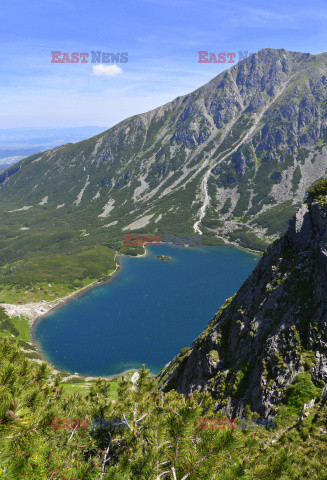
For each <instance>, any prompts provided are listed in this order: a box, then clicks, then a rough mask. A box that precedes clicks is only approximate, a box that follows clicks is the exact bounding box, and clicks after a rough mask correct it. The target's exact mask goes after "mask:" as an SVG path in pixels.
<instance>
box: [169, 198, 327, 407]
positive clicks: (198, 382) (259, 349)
mask: <svg viewBox="0 0 327 480" xmlns="http://www.w3.org/2000/svg"><path fill="white" fill-rule="evenodd" d="M326 198H327V197H323V198H321V197H320V201H318V200H316V199H312V200H310V201H308V203H305V204H303V205H302V206H301V207H300V208H299V210H298V212H297V213H296V215H295V216H294V217H293V219H292V220H291V221H290V224H289V228H288V230H287V232H286V234H285V235H284V236H283V237H282V238H281V239H279V240H277V241H275V242H274V243H273V244H272V245H271V246H270V247H269V248H268V250H267V251H266V253H265V254H264V255H263V257H262V258H261V260H260V261H259V263H258V265H257V267H256V268H255V270H254V271H253V272H252V274H251V275H250V277H249V278H248V279H247V280H246V281H245V283H244V284H243V285H242V287H241V288H240V290H239V291H238V293H237V294H236V295H235V296H234V297H233V298H231V299H228V300H227V301H226V302H225V304H224V305H223V306H222V308H221V309H220V310H219V311H218V313H217V314H216V315H215V317H214V318H213V320H212V321H211V323H210V324H209V326H208V327H207V329H206V330H205V331H204V332H203V333H202V334H201V335H200V336H199V337H198V338H197V339H196V340H195V341H194V343H193V345H192V346H191V347H190V348H184V349H183V350H182V351H181V353H180V354H179V355H178V356H176V357H175V358H174V359H173V360H172V361H171V362H170V363H169V364H168V365H166V367H165V368H164V370H163V371H162V372H161V374H160V380H161V382H162V388H164V389H167V390H169V389H171V388H175V389H176V390H177V391H179V392H183V393H189V392H192V391H195V390H198V391H203V390H208V391H210V392H211V393H212V394H213V396H214V398H215V399H216V407H217V408H218V409H221V408H222V409H224V410H225V411H226V412H227V413H228V414H230V415H235V414H239V413H242V412H243V411H244V408H245V407H246V406H250V407H251V409H252V410H253V411H256V412H258V413H260V414H262V415H264V416H267V415H269V414H270V413H271V412H272V410H273V409H274V408H275V407H276V405H278V404H279V403H280V402H281V401H283V399H284V397H285V393H286V391H287V388H288V386H289V385H290V384H291V383H292V382H293V380H294V379H295V377H296V376H297V375H298V374H299V373H301V372H308V373H309V374H310V375H311V379H312V381H313V383H316V384H319V383H320V386H321V385H322V384H323V382H326V381H327V204H326V202H325V199H326Z"/></svg>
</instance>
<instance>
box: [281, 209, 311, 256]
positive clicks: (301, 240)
mask: <svg viewBox="0 0 327 480" xmlns="http://www.w3.org/2000/svg"><path fill="white" fill-rule="evenodd" d="M287 238H288V239H289V241H290V242H291V244H292V246H293V247H294V248H295V249H296V250H305V249H306V248H307V247H308V246H309V244H310V241H311V238H312V223H311V218H310V212H309V209H308V206H307V205H305V204H303V205H301V207H300V208H299V210H298V211H297V212H296V214H295V215H294V217H293V218H292V220H291V222H290V227H289V229H288V231H287Z"/></svg>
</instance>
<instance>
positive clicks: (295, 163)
mask: <svg viewBox="0 0 327 480" xmlns="http://www.w3.org/2000/svg"><path fill="white" fill-rule="evenodd" d="M326 79H327V54H325V53H323V54H320V55H310V54H304V53H299V52H287V51H286V50H273V49H264V50H261V51H260V52H258V53H256V54H253V55H252V56H251V57H249V58H247V59H245V60H243V61H242V62H239V63H238V64H236V65H234V66H233V67H231V68H230V69H229V70H226V71H224V72H222V73H221V74H219V75H218V76H217V77H215V78H214V79H213V80H211V81H210V82H208V83H207V84H206V85H204V86H203V87H201V88H199V89H197V90H195V91H194V92H192V93H190V94H188V95H185V96H183V97H178V98H176V99H175V100H174V101H172V102H170V103H167V104H166V105H163V106H162V107H159V108H157V109H154V110H152V111H150V112H147V113H144V114H140V115H135V116H133V117H131V118H128V119H126V120H124V121H123V122H121V123H119V124H118V125H116V126H115V127H113V128H111V129H110V130H108V131H106V132H103V133H101V134H99V135H97V136H95V137H92V138H91V139H88V140H85V141H82V142H79V143H77V144H67V145H63V146H60V147H57V148H54V149H52V150H49V151H47V152H43V153H41V154H37V155H33V156H31V157H29V158H27V159H24V160H22V161H21V162H20V163H18V164H17V165H15V166H13V167H11V168H9V169H8V170H7V171H5V172H3V173H2V174H1V175H0V205H1V212H0V219H1V226H0V233H1V236H2V238H3V239H4V241H3V242H0V262H1V265H6V264H11V262H13V261H18V260H19V261H20V260H24V259H26V258H29V257H30V256H31V255H32V256H33V255H34V252H35V250H36V249H37V250H38V252H39V255H50V254H51V255H53V253H54V252H55V253H58V252H59V251H61V250H64V251H67V252H72V251H81V250H83V249H87V248H93V247H94V246H95V245H99V244H100V245H107V246H109V247H110V248H114V249H118V248H120V247H121V242H122V240H123V234H124V233H125V232H133V231H138V232H140V233H154V232H156V233H158V234H160V233H170V232H171V233H176V234H185V235H187V234H192V233H194V231H196V232H201V233H202V234H203V237H202V240H203V242H204V243H209V244H219V243H224V240H227V241H229V242H234V243H236V244H239V245H241V246H245V247H250V248H253V249H257V250H264V249H265V246H266V245H267V243H269V242H270V241H271V240H272V239H273V238H275V237H276V236H277V235H278V234H279V233H280V232H282V231H283V230H284V228H286V227H287V219H288V218H289V217H290V216H291V215H292V214H293V213H294V212H295V211H296V209H297V207H298V206H299V205H300V203H301V201H302V200H303V198H304V196H305V193H306V191H307V189H308V187H310V185H312V184H313V183H314V182H315V181H316V180H317V179H319V178H321V177H323V176H324V175H325V173H326V166H327V148H326V143H327V121H326V118H327V115H326V108H327V80H326ZM49 219H50V221H49ZM223 239H224V240H223ZM17 268H19V267H17Z"/></svg>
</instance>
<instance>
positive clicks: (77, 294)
mask: <svg viewBox="0 0 327 480" xmlns="http://www.w3.org/2000/svg"><path fill="white" fill-rule="evenodd" d="M144 250H145V252H144V253H142V254H139V255H124V254H120V253H116V257H115V258H116V259H117V265H116V270H115V271H114V272H112V273H111V274H110V277H109V278H107V279H106V280H104V281H96V282H93V283H91V284H89V285H86V286H85V287H83V288H81V289H80V290H77V291H76V292H73V293H71V294H70V295H67V296H66V297H63V298H60V299H57V300H54V301H53V302H49V304H50V303H55V304H54V305H51V307H50V308H49V310H47V312H45V313H44V314H41V315H38V316H37V317H35V318H33V319H31V320H30V321H29V323H30V332H29V335H30V341H31V343H32V344H33V345H34V346H35V347H36V350H37V353H38V355H39V356H40V357H41V358H42V360H44V361H45V362H46V363H48V364H49V365H51V366H52V367H53V368H54V370H55V371H57V372H66V371H67V370H63V369H60V368H57V367H55V366H54V365H53V364H52V363H51V361H50V360H49V358H48V357H47V356H46V354H45V353H44V351H43V349H42V348H41V346H40V344H39V342H38V340H37V339H36V338H35V335H34V329H35V327H36V325H37V324H38V323H39V322H40V321H41V320H43V318H45V317H47V316H48V315H50V314H51V313H53V312H55V311H56V310H59V309H60V308H61V307H63V306H64V305H66V304H67V303H69V302H71V301H72V300H75V299H77V298H79V297H82V296H83V295H85V294H86V293H88V292H89V291H90V290H91V289H93V288H96V287H99V286H102V285H106V284H107V283H109V282H110V281H112V280H113V279H114V278H115V276H116V275H117V274H118V272H121V271H122V264H121V262H120V261H119V257H130V258H140V257H147V256H149V252H148V251H147V249H146V247H144ZM49 304H48V305H49ZM135 371H137V369H128V370H126V371H123V372H122V373H117V374H115V375H108V376H106V377H101V376H98V375H95V376H92V375H83V374H78V376H79V377H89V378H105V379H112V378H116V377H119V376H121V375H125V374H127V373H130V372H135ZM69 373H70V372H69ZM71 375H74V374H73V373H71ZM76 376H77V375H76Z"/></svg>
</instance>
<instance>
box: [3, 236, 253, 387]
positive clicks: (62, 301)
mask: <svg viewBox="0 0 327 480" xmlns="http://www.w3.org/2000/svg"><path fill="white" fill-rule="evenodd" d="M163 245H164V243H163ZM203 246H205V247H210V245H203ZM221 246H227V247H234V248H235V246H234V245H231V244H225V245H221ZM177 247H178V246H177ZM180 248H185V247H180ZM189 248H192V247H189ZM238 249H239V250H243V251H244V250H246V251H247V252H248V253H250V254H252V255H255V256H258V253H259V252H255V251H249V249H244V248H238ZM144 250H145V252H144V253H143V254H139V255H135V256H130V255H124V254H119V253H118V252H116V257H115V259H116V269H115V270H114V271H113V272H112V273H111V275H110V277H109V278H107V279H106V280H104V281H94V282H93V283H91V284H89V285H87V286H85V287H83V288H82V289H80V290H77V291H76V292H73V293H71V294H69V295H68V296H66V297H62V298H59V299H56V300H53V301H52V302H46V301H45V300H43V301H41V302H38V303H37V304H38V305H40V306H41V307H42V308H43V311H42V313H41V314H40V313H39V312H38V314H37V315H35V311H31V313H30V315H29V324H30V332H29V333H30V341H31V343H32V344H33V345H34V346H35V347H36V350H37V353H38V355H39V356H40V358H41V359H42V360H44V361H45V362H46V363H48V364H50V365H51V366H52V367H53V368H54V369H55V371H57V372H67V370H64V369H60V368H57V367H55V366H54V365H53V364H52V362H51V361H50V360H49V358H48V357H47V356H46V354H45V352H44V351H43V350H42V348H41V346H40V344H39V342H38V341H37V339H36V338H35V335H34V329H35V327H36V325H37V324H38V323H39V322H40V321H41V320H42V319H44V318H45V317H47V316H48V315H50V314H51V313H53V312H54V311H56V310H58V309H59V308H61V307H62V306H64V305H66V304H67V303H68V302H70V301H72V300H74V299H77V298H79V297H81V296H83V295H85V294H86V293H88V292H89V290H91V289H92V288H95V287H99V286H102V285H106V284H107V283H109V282H110V281H111V280H112V279H114V278H115V276H116V275H117V273H118V272H119V271H121V269H122V264H121V262H120V261H119V257H130V258H140V257H146V256H149V255H150V253H149V251H148V250H147V248H146V247H144ZM37 304H33V305H37ZM30 305H32V304H30ZM25 306H26V307H27V309H28V304H25ZM12 307H15V306H14V305H12ZM16 307H17V308H23V307H24V305H17V306H16ZM44 308H47V310H46V311H44ZM16 315H17V313H16ZM12 316H14V315H13V314H12ZM135 370H137V368H135V369H132V370H130V369H129V370H126V371H123V372H121V373H119V374H114V375H108V376H106V377H101V376H100V377H99V376H97V375H95V376H92V375H88V374H79V376H81V377H90V378H94V379H95V378H108V379H110V378H115V377H118V376H121V375H122V374H125V373H128V372H130V371H135ZM68 373H70V374H71V375H73V374H74V372H68Z"/></svg>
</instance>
